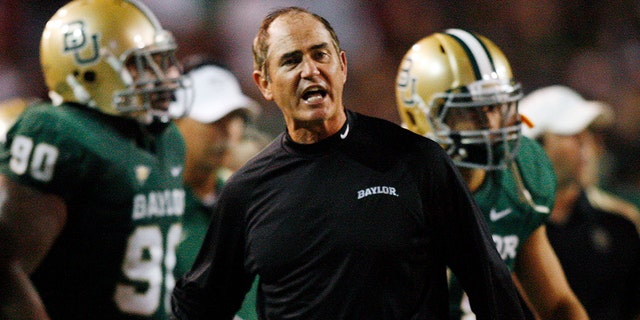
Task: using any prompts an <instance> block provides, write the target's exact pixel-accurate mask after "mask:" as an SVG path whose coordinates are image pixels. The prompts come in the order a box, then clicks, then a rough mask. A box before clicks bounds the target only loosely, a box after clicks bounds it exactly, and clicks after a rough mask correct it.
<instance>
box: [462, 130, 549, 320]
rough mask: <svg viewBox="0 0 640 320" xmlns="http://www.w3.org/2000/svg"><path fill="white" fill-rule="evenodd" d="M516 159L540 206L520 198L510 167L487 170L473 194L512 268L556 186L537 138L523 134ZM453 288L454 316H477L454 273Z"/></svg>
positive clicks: (546, 213) (543, 220)
mask: <svg viewBox="0 0 640 320" xmlns="http://www.w3.org/2000/svg"><path fill="white" fill-rule="evenodd" d="M516 163H517V165H518V168H519V171H520V174H521V176H522V179H523V182H524V185H525V186H526V188H527V189H528V190H529V192H530V193H531V197H532V198H533V202H534V203H535V204H537V205H538V210H536V209H534V208H533V207H532V206H531V205H529V204H527V203H525V202H524V201H521V200H520V198H519V195H518V186H517V184H516V180H515V179H514V176H513V174H512V172H511V170H494V171H487V176H486V178H485V180H484V182H483V184H482V185H481V186H480V188H479V189H478V190H476V191H475V192H474V194H473V197H474V198H475V200H476V202H477V203H478V206H479V207H480V209H481V211H482V213H483V214H484V216H485V219H486V221H487V223H488V224H489V229H490V231H491V235H492V237H493V241H494V242H495V244H496V248H497V249H498V252H499V253H500V256H501V257H502V260H504V261H505V263H506V264H507V266H508V267H509V269H510V270H511V272H513V270H514V265H515V261H516V256H517V254H518V250H519V248H520V246H521V245H522V244H523V243H524V242H525V241H527V239H528V238H529V236H530V235H531V234H532V233H533V232H534V231H535V230H536V229H538V227H540V226H541V225H543V224H545V223H546V221H547V218H548V216H549V214H550V213H551V209H552V207H553V204H554V201H555V190H556V178H555V173H554V171H553V165H552V164H551V161H550V160H549V158H548V157H547V156H546V154H545V152H544V150H543V149H542V147H541V146H540V145H539V144H538V143H537V142H535V141H533V140H531V139H529V138H527V137H522V140H521V145H520V149H519V151H518V155H517V157H516ZM545 208H546V210H545ZM450 290H451V296H450V308H451V309H450V310H451V319H465V320H471V319H475V315H473V313H472V312H471V308H470V306H469V301H468V298H467V296H466V294H465V293H464V292H463V291H462V289H461V288H460V285H459V283H458V281H457V279H456V278H455V276H453V275H452V276H451V278H450Z"/></svg>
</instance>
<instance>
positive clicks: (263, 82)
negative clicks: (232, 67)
mask: <svg viewBox="0 0 640 320" xmlns="http://www.w3.org/2000/svg"><path fill="white" fill-rule="evenodd" d="M253 82H255V83H256V85H257V86H258V89H260V92H261V93H262V96H263V97H264V98H265V99H266V100H267V101H272V100H273V94H272V93H271V83H270V82H269V81H268V80H267V77H266V75H264V74H263V73H262V71H258V70H254V71H253Z"/></svg>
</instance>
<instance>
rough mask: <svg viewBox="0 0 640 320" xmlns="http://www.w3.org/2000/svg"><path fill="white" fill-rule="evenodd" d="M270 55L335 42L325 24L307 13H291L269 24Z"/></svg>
mask: <svg viewBox="0 0 640 320" xmlns="http://www.w3.org/2000/svg"><path fill="white" fill-rule="evenodd" d="M268 30H269V55H272V54H283V53H287V52H293V51H298V50H305V49H308V48H310V47H312V46H316V45H318V44H321V43H333V41H332V39H331V34H330V33H329V31H328V30H327V29H326V28H325V27H324V25H323V24H322V23H321V22H320V21H318V20H317V19H316V18H314V17H313V16H312V15H310V14H307V13H300V12H295V13H289V14H286V15H283V16H280V17H278V18H276V19H275V20H274V21H273V22H272V23H271V25H270V26H269V29H268Z"/></svg>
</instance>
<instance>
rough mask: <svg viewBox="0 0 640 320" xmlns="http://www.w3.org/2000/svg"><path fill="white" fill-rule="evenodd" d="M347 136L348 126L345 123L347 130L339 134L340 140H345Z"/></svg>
mask: <svg viewBox="0 0 640 320" xmlns="http://www.w3.org/2000/svg"><path fill="white" fill-rule="evenodd" d="M348 134H349V124H348V123H347V128H346V129H345V130H344V132H343V133H341V134H340V139H344V138H346V137H347V135H348Z"/></svg>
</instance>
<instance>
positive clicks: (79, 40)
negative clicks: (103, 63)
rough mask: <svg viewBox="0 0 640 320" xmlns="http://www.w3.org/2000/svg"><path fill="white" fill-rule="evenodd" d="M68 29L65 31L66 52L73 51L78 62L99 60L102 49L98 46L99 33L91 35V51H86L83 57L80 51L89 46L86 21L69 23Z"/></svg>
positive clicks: (85, 62)
mask: <svg viewBox="0 0 640 320" xmlns="http://www.w3.org/2000/svg"><path fill="white" fill-rule="evenodd" d="M66 29H67V30H66V31H65V33H64V52H70V51H71V52H73V56H74V57H75V59H76V61H77V62H78V64H89V63H92V62H95V61H97V60H98V57H99V56H100V49H99V47H98V35H97V34H93V35H91V38H90V41H91V42H92V44H93V46H92V47H91V48H90V50H91V52H89V53H88V54H87V53H86V52H85V54H84V55H85V57H82V56H81V54H80V52H81V51H86V50H84V49H85V48H87V46H91V45H90V44H87V34H86V31H85V27H84V22H82V21H77V22H73V23H70V24H68V25H67V28H66Z"/></svg>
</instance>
